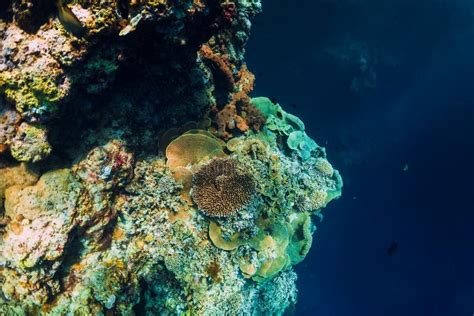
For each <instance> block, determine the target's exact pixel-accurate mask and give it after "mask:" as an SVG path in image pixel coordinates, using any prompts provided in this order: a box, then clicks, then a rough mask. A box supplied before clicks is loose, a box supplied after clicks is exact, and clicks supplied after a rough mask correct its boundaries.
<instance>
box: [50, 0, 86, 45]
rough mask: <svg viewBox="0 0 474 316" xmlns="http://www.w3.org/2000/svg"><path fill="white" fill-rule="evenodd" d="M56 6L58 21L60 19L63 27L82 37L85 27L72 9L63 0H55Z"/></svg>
mask: <svg viewBox="0 0 474 316" xmlns="http://www.w3.org/2000/svg"><path fill="white" fill-rule="evenodd" d="M56 7H57V8H58V18H59V21H61V24H62V25H63V26H64V28H65V29H66V30H67V31H68V32H70V33H72V34H73V35H74V36H76V37H79V38H81V37H83V36H84V35H85V33H86V28H85V27H84V26H83V25H82V23H81V21H79V19H78V18H77V16H76V15H75V14H74V13H73V12H72V10H71V9H70V8H69V7H68V6H66V5H65V4H64V3H63V0H56Z"/></svg>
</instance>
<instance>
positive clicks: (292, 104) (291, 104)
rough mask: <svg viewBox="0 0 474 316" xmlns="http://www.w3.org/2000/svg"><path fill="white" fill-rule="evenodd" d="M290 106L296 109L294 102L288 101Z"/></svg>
mask: <svg viewBox="0 0 474 316" xmlns="http://www.w3.org/2000/svg"><path fill="white" fill-rule="evenodd" d="M288 105H289V106H290V107H291V108H293V109H296V104H295V103H290V104H288Z"/></svg>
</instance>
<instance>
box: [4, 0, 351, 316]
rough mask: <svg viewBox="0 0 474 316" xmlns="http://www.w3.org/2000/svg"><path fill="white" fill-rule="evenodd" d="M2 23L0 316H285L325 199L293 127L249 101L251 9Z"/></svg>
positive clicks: (298, 124)
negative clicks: (298, 266) (297, 268)
mask: <svg viewBox="0 0 474 316" xmlns="http://www.w3.org/2000/svg"><path fill="white" fill-rule="evenodd" d="M25 3H26V4H27V5H21V4H25ZM3 8H4V9H5V10H4V12H5V13H4V14H3V13H2V14H1V15H0V38H1V40H0V315H282V314H283V313H284V312H285V310H286V309H287V308H288V307H290V306H292V305H294V304H296V301H297V289H296V283H295V282H296V279H297V275H296V273H295V272H294V269H293V266H294V265H296V264H298V263H300V262H301V261H302V260H304V258H305V256H306V255H307V254H308V253H309V252H310V249H311V246H312V244H313V235H314V233H315V231H316V226H315V222H316V221H315V218H319V217H320V216H322V215H321V212H322V210H323V208H325V207H326V206H327V204H328V203H329V202H330V201H332V200H334V199H337V198H338V197H339V196H340V195H341V190H342V185H343V184H342V178H341V176H340V175H339V173H338V171H337V170H336V169H334V168H333V166H332V165H331V163H330V162H329V161H328V160H327V156H326V151H325V149H324V148H323V147H320V146H319V145H318V144H317V143H316V142H315V141H314V140H313V139H312V138H311V137H310V135H308V134H307V133H306V131H305V125H304V123H303V122H302V121H301V120H300V119H299V118H297V117H296V116H294V115H292V114H290V113H288V112H287V111H286V108H285V107H283V106H280V105H279V104H275V103H274V102H272V101H271V100H270V99H268V98H264V97H258V98H252V97H251V93H252V90H253V86H254V80H255V76H254V75H253V74H252V73H251V71H250V70H249V69H248V68H247V66H246V64H245V60H244V58H243V54H244V48H245V44H246V41H247V39H248V37H249V34H250V27H251V19H252V18H253V17H254V16H255V15H256V14H257V13H259V12H260V11H261V4H260V1H258V0H252V1H249V0H237V1H228V0H226V1H218V0H215V1H214V0H213V1H207V2H203V1H187V0H186V1H159V0H158V1H126V0H123V1H122V0H121V1H108V0H107V1H100V2H98V1H88V0H81V1H60V0H58V1H57V2H56V5H54V3H53V2H52V1H46V0H27V1H19V0H12V1H10V2H8V3H6V4H2V9H3ZM300 277H305V276H304V275H302V276H300Z"/></svg>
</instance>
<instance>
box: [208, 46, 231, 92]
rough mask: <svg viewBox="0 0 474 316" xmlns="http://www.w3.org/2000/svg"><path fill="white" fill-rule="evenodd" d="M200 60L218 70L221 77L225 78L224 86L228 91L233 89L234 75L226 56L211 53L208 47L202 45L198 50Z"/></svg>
mask: <svg viewBox="0 0 474 316" xmlns="http://www.w3.org/2000/svg"><path fill="white" fill-rule="evenodd" d="M199 54H200V55H201V58H203V59H205V60H206V61H208V62H209V63H211V64H212V65H213V67H215V68H217V69H219V71H220V73H221V75H223V76H224V78H225V85H226V87H227V89H228V90H232V88H233V87H234V84H235V81H234V74H233V72H232V67H231V63H230V61H229V58H228V56H227V55H225V54H224V55H218V54H216V53H214V52H213V51H212V48H211V47H210V46H209V45H202V46H201V49H200V50H199Z"/></svg>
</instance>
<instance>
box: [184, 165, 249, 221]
mask: <svg viewBox="0 0 474 316" xmlns="http://www.w3.org/2000/svg"><path fill="white" fill-rule="evenodd" d="M255 190H256V188H255V181H254V179H253V177H252V176H251V175H250V174H248V173H242V172H239V171H238V170H237V161H236V160H234V159H221V158H215V159H213V160H212V161H211V162H210V163H208V164H207V165H204V166H203V167H202V168H201V169H200V170H199V171H197V172H196V173H195V174H194V176H193V188H192V198H193V200H194V202H196V204H197V205H198V207H199V209H200V210H201V211H203V212H204V213H205V214H206V215H208V216H214V217H228V216H230V215H232V214H234V213H235V212H237V211H238V210H240V209H242V208H243V207H245V206H246V205H248V204H249V203H250V202H251V200H252V198H253V196H254V194H255Z"/></svg>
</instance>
